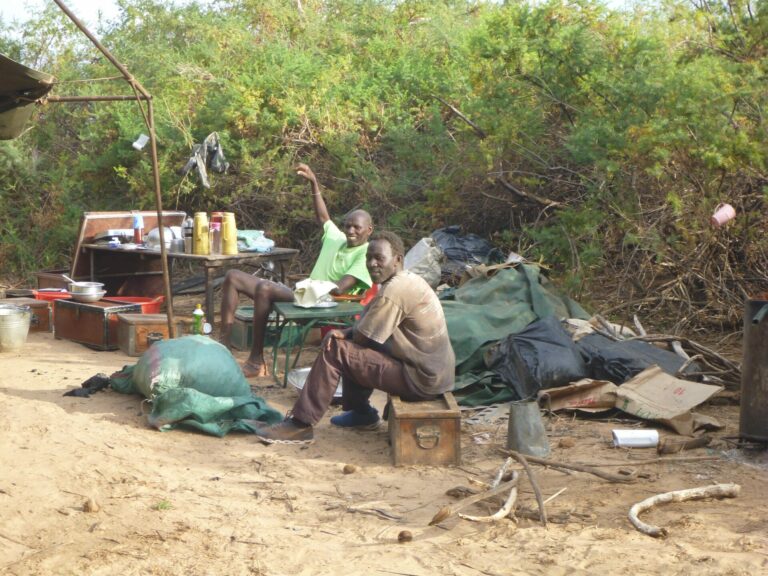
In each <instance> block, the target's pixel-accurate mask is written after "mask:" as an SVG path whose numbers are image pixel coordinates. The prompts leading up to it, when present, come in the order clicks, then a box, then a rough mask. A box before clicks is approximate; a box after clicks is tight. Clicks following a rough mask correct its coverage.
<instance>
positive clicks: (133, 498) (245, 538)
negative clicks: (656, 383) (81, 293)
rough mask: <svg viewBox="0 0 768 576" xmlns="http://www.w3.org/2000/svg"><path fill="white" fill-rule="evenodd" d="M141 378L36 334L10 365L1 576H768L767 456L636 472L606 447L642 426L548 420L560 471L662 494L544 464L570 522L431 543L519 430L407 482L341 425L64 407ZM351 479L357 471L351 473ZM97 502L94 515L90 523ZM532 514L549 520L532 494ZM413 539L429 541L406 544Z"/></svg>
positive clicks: (467, 439) (9, 358) (92, 402)
mask: <svg viewBox="0 0 768 576" xmlns="http://www.w3.org/2000/svg"><path fill="white" fill-rule="evenodd" d="M238 356H239V357H240V358H241V359H242V357H243V356H242V355H241V354H238ZM134 361H135V359H133V358H129V357H127V356H125V355H123V354H122V353H121V352H97V351H92V350H89V349H88V348H85V347H83V346H81V345H79V344H75V343H72V342H68V341H64V340H56V339H54V337H53V336H52V335H51V334H31V335H30V337H29V339H28V341H27V343H26V345H25V346H24V348H23V349H22V350H21V351H20V352H18V353H4V354H0V413H2V419H1V421H0V574H12V575H19V576H20V575H45V574H72V575H82V574H94V575H95V574H120V575H132V574H153V575H163V574H174V575H176V574H179V575H181V574H184V575H208V574H211V575H214V574H215V575H225V574H226V575H239V574H264V575H282V574H286V575H288V574H299V575H302V574H303V575H319V574H329V575H331V574H332V575H334V576H338V575H345V574H402V575H412V576H420V575H432V574H441V575H442V574H446V575H449V574H450V575H461V576H465V575H466V576H473V575H477V574H487V575H514V574H547V575H558V574H603V573H604V574H609V573H610V574H627V573H633V574H661V573H664V574H666V575H675V574H681V575H682V574H686V575H688V574H693V573H695V574H697V575H700V576H703V575H709V574H711V575H715V574H716V575H739V574H744V575H755V574H766V573H768V514H766V500H767V497H768V466H766V457H765V454H751V455H750V454H745V453H744V452H742V451H738V450H735V449H732V448H731V449H729V446H728V445H727V444H725V443H723V442H720V443H718V444H716V445H715V446H716V447H715V448H711V449H710V448H707V449H698V450H695V451H691V452H687V453H685V456H694V455H698V456H707V455H710V456H714V457H716V459H713V460H708V461H696V462H677V463H674V462H665V463H662V464H650V465H636V464H633V460H637V459H648V458H654V457H655V452H653V451H651V450H647V449H646V450H634V451H630V450H625V449H616V448H612V447H610V444H609V438H610V429H611V428H612V427H617V426H621V427H625V426H627V425H631V426H641V424H640V423H638V422H634V423H631V422H630V423H628V422H594V421H585V420H577V419H573V418H569V417H557V418H552V419H549V420H547V429H548V435H549V440H550V442H551V444H552V446H553V451H552V458H553V459H555V460H559V461H568V462H613V463H622V464H624V466H625V467H626V468H633V469H634V470H636V471H638V472H640V473H647V475H648V478H645V479H642V478H641V479H638V480H637V481H635V482H633V483H631V484H612V483H609V482H607V481H605V480H601V479H598V478H596V477H593V476H591V475H588V474H584V473H578V472H577V473H573V474H565V473H563V472H558V471H554V470H548V469H546V470H545V469H544V468H542V467H540V466H535V467H534V469H535V472H536V474H537V477H538V482H539V484H540V485H541V489H542V492H543V493H544V496H545V497H549V496H551V495H552V494H554V493H556V492H557V491H559V490H561V489H564V488H565V489H566V490H565V491H564V492H563V493H561V494H560V495H559V496H558V497H557V498H555V499H554V500H552V501H551V502H550V503H549V504H547V511H548V513H549V515H550V517H551V518H552V519H553V520H557V521H558V523H555V522H551V523H550V524H549V525H548V526H547V527H546V528H544V527H542V526H541V525H540V523H539V522H538V521H536V520H531V519H526V518H519V519H518V520H517V521H516V522H515V521H512V520H509V519H505V520H502V521H500V522H498V523H495V524H477V523H471V522H468V521H466V520H462V519H458V518H451V519H449V520H447V521H445V522H444V523H443V524H442V525H440V526H437V527H429V526H428V523H429V521H430V519H431V518H432V516H433V515H434V514H435V513H436V512H437V511H438V510H439V509H440V508H441V507H442V506H443V505H445V504H448V503H450V502H452V501H453V500H452V499H451V498H450V497H449V496H447V495H446V494H445V492H446V490H448V489H450V488H453V487H455V486H459V485H462V486H470V485H471V484H470V479H477V480H483V481H487V482H489V481H491V480H492V478H493V476H494V474H495V472H496V470H497V469H498V467H499V466H500V465H501V463H502V462H503V460H504V456H502V455H501V454H500V453H499V449H500V448H502V447H503V445H504V443H505V441H506V424H505V422H504V421H503V420H498V421H493V420H491V421H487V422H482V423H480V424H469V423H468V422H466V418H465V421H464V422H463V424H462V442H461V443H462V457H463V463H462V465H461V466H456V467H445V468H436V467H423V466H409V467H404V468H395V467H393V466H392V465H391V455H390V449H389V446H388V443H387V433H386V428H381V429H380V430H379V431H375V432H350V431H345V430H339V429H333V428H332V427H331V426H330V425H329V424H328V420H327V418H326V419H324V421H323V422H322V423H321V424H320V426H319V427H318V428H317V430H316V442H315V444H313V445H312V446H309V447H304V448H301V447H288V446H272V447H268V446H264V445H262V444H261V443H259V442H258V441H256V439H255V438H254V437H253V436H250V435H245V434H232V435H230V436H228V437H226V438H224V439H218V438H212V437H208V436H203V435H200V434H196V433H192V432H188V431H173V432H158V431H156V430H152V429H149V428H148V427H147V424H146V420H145V417H144V416H143V415H142V402H141V399H140V398H138V397H134V396H124V395H121V394H118V393H115V392H112V391H105V392H101V393H98V394H96V395H95V396H93V397H91V398H89V399H87V398H73V397H63V396H62V394H63V393H64V392H65V391H67V390H69V389H71V388H73V387H79V385H80V383H81V382H82V381H84V380H85V379H87V378H88V377H90V376H92V375H94V374H96V373H97V372H106V373H110V372H112V371H114V370H116V369H118V368H120V367H122V366H123V365H125V364H131V363H133V362H134ZM252 382H253V383H254V385H255V386H257V387H258V389H259V392H260V393H261V395H263V396H264V397H265V398H266V399H267V400H268V401H269V402H270V403H271V404H272V405H273V406H274V407H276V408H277V409H279V410H281V411H283V410H287V409H288V408H289V407H290V406H291V404H292V402H293V400H294V398H295V397H296V391H295V390H293V389H290V388H289V389H283V388H280V387H277V386H275V385H274V384H273V382H272V380H271V379H270V378H262V379H258V380H253V381H252ZM383 402H384V398H383V397H382V396H375V403H377V404H378V405H379V406H381V405H382V404H383ZM333 410H336V409H335V408H334V409H333ZM703 411H704V412H706V413H709V414H713V415H716V416H717V417H719V418H720V419H721V420H722V421H723V422H724V423H725V424H726V428H725V430H723V431H722V432H721V433H719V434H720V435H721V436H728V435H734V434H735V433H736V432H737V422H738V408H737V407H734V406H717V405H712V406H708V407H706V408H705V409H704V410H703ZM663 434H667V432H663ZM345 464H353V465H355V466H356V467H357V470H356V471H354V472H353V473H351V474H345V473H344V471H343V468H344V465H345ZM604 469H605V470H610V471H616V469H617V468H616V467H613V468H604ZM717 482H735V483H738V484H739V485H741V487H742V491H741V495H740V496H739V497H738V498H735V499H728V500H722V501H718V500H713V501H697V502H685V503H677V504H670V505H667V506H664V507H660V508H658V509H654V510H653V511H650V512H648V513H647V514H646V515H644V516H643V518H644V519H645V520H646V521H648V522H651V523H654V524H658V525H662V526H665V527H666V528H667V529H668V530H669V537H668V538H667V539H663V540H656V539H653V538H650V537H648V536H645V535H642V534H640V533H639V532H637V531H636V530H635V529H634V528H633V527H632V526H631V525H630V523H629V522H628V520H627V512H628V510H629V507H630V506H631V505H632V504H633V503H635V502H637V501H639V500H642V499H644V498H647V497H649V496H651V495H653V494H656V493H659V492H665V491H669V490H677V489H682V488H690V487H696V486H704V485H708V484H711V483H717ZM89 499H90V500H91V501H92V503H93V504H95V505H92V506H91V507H90V509H95V508H98V510H95V511H88V509H89V506H87V505H85V504H86V502H87V501H89ZM518 506H522V507H524V508H527V509H529V510H535V509H536V504H535V500H534V497H533V493H532V491H531V486H530V484H529V483H528V481H527V480H523V481H522V482H521V492H520V496H519V498H518ZM492 510H495V507H494V506H491V505H478V506H476V507H474V508H471V509H468V511H469V512H471V513H475V514H486V513H489V512H490V511H492ZM521 515H522V514H521ZM403 530H408V531H410V532H411V533H412V534H413V541H411V542H406V543H398V539H397V537H398V534H399V533H400V532H401V531H403Z"/></svg>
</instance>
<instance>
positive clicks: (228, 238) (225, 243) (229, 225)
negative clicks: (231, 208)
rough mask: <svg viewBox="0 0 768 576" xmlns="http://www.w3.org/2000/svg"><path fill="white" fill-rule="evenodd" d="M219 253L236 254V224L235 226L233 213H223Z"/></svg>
mask: <svg viewBox="0 0 768 576" xmlns="http://www.w3.org/2000/svg"><path fill="white" fill-rule="evenodd" d="M221 252H222V254H230V255H231V254H237V224H235V214H234V212H224V219H223V220H222V223H221Z"/></svg>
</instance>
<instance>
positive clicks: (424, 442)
mask: <svg viewBox="0 0 768 576" xmlns="http://www.w3.org/2000/svg"><path fill="white" fill-rule="evenodd" d="M389 402H390V411H389V439H390V444H391V445H392V461H393V463H394V465H395V466H405V465H408V464H425V465H430V466H441V465H445V464H459V463H460V461H461V412H460V411H459V406H458V404H456V400H455V399H454V397H453V394H451V393H450V392H446V393H445V394H443V395H442V396H441V397H439V398H437V399H435V400H423V401H420V402H404V401H402V400H401V399H400V398H399V397H398V396H391V395H390V397H389Z"/></svg>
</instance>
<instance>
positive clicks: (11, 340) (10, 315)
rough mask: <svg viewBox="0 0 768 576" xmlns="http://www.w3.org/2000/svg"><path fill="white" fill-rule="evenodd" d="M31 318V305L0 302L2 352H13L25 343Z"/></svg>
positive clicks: (0, 341)
mask: <svg viewBox="0 0 768 576" xmlns="http://www.w3.org/2000/svg"><path fill="white" fill-rule="evenodd" d="M31 319H32V311H31V310H30V308H29V306H14V305H12V304H0V352H12V351H14V350H18V349H19V348H21V347H22V346H23V345H24V342H26V341H27V334H29V322H30V320H31Z"/></svg>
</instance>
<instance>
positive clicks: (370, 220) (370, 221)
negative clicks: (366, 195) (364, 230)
mask: <svg viewBox="0 0 768 576" xmlns="http://www.w3.org/2000/svg"><path fill="white" fill-rule="evenodd" d="M357 214H359V215H360V216H361V217H362V218H363V219H364V220H365V222H366V223H367V224H368V226H371V227H372V226H373V218H372V217H371V215H370V214H369V213H368V212H367V211H366V210H363V209H362V208H357V209H355V210H350V211H349V212H347V213H346V214H344V218H342V222H346V221H347V218H351V217H352V216H355V215H357Z"/></svg>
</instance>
